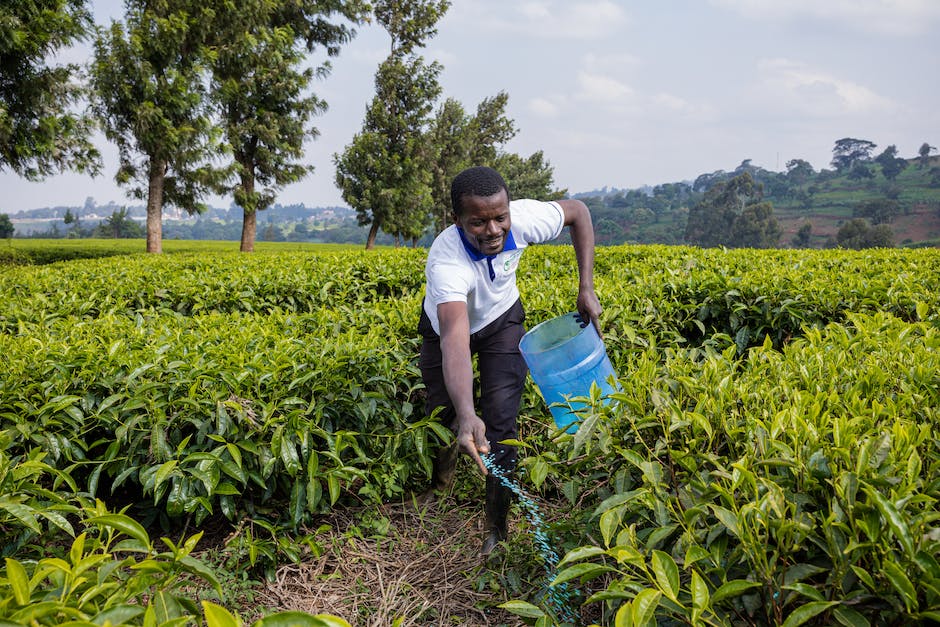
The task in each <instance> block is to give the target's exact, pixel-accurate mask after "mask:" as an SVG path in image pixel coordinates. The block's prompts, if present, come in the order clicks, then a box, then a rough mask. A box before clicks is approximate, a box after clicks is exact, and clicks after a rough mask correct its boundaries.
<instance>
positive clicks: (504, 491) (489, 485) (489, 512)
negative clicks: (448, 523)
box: [480, 475, 512, 557]
mask: <svg viewBox="0 0 940 627" xmlns="http://www.w3.org/2000/svg"><path fill="white" fill-rule="evenodd" d="M511 502H512V490H510V489H509V488H507V487H506V486H504V485H503V484H502V483H500V481H499V479H497V478H496V477H494V476H493V475H487V476H486V504H485V507H484V511H485V512H486V521H485V522H484V524H483V527H484V528H483V532H484V536H483V548H482V549H481V550H480V555H482V556H483V557H488V556H489V555H490V554H491V553H492V552H493V550H494V549H495V548H496V547H497V545H499V543H500V542H502V541H503V540H505V539H506V537H507V535H508V527H507V523H506V517H507V516H508V514H509V505H510V503H511Z"/></svg>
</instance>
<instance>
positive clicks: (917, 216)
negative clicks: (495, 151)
mask: <svg viewBox="0 0 940 627" xmlns="http://www.w3.org/2000/svg"><path fill="white" fill-rule="evenodd" d="M901 161H903V162H904V163H905V164H906V165H905V166H904V167H903V169H901V171H900V172H899V173H898V174H897V175H896V176H895V177H894V178H887V177H885V175H884V171H883V168H882V167H881V166H880V165H879V164H878V163H876V162H875V161H874V160H867V161H863V162H860V163H859V164H858V165H857V166H856V167H854V168H852V169H851V170H847V171H834V170H821V171H815V170H813V169H812V168H811V167H809V164H805V167H804V168H802V169H801V170H796V169H795V168H794V169H793V170H791V171H788V172H772V171H769V170H765V169H763V168H760V167H758V166H753V165H751V164H750V161H749V160H747V161H744V162H742V163H741V165H740V166H738V167H737V168H735V169H734V170H733V171H730V172H725V171H723V170H718V171H716V172H712V173H709V174H702V175H700V176H699V177H698V178H696V179H695V180H694V181H682V182H677V183H666V184H662V185H656V186H654V187H652V188H642V189H635V190H616V189H607V188H604V189H603V190H595V192H591V193H580V194H576V195H575V196H576V197H578V198H581V199H582V200H583V201H584V202H585V203H586V204H588V206H589V207H590V208H591V213H592V215H593V217H594V226H595V231H596V233H597V240H598V242H599V243H602V244H618V243H623V242H637V243H644V244H646V243H664V244H680V243H683V239H684V235H685V225H686V221H687V217H688V210H689V208H690V207H693V206H694V205H695V204H696V203H697V202H698V201H699V200H700V199H701V198H702V196H703V194H704V193H705V192H706V191H707V190H708V189H709V187H711V186H712V185H714V184H715V183H717V182H719V181H724V180H728V179H730V178H732V177H734V176H738V175H740V174H742V173H743V172H749V173H750V174H751V176H752V177H753V178H754V179H755V180H757V181H758V182H759V183H761V185H762V186H763V190H764V199H765V200H768V201H770V202H771V203H772V204H773V207H774V216H775V217H776V219H777V222H778V224H779V225H780V227H781V229H782V231H783V234H782V235H781V238H780V241H779V246H780V247H790V246H795V245H797V244H796V243H795V241H794V240H795V239H796V238H797V234H798V233H799V232H800V229H801V228H805V225H809V235H808V238H807V240H806V241H803V242H800V243H799V245H800V246H802V247H813V248H821V247H824V246H826V245H830V244H831V242H832V239H833V238H834V237H835V236H836V234H837V233H838V231H839V229H840V227H842V225H843V224H845V223H846V222H848V221H849V220H852V219H853V218H857V217H862V218H865V219H867V220H868V221H869V222H870V223H871V224H885V225H887V227H888V228H890V229H891V231H892V233H893V239H894V243H895V244H896V245H930V246H940V157H931V158H930V159H929V160H928V162H927V163H926V164H922V163H920V161H919V160H918V159H907V160H901Z"/></svg>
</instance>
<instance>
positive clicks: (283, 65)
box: [210, 0, 363, 252]
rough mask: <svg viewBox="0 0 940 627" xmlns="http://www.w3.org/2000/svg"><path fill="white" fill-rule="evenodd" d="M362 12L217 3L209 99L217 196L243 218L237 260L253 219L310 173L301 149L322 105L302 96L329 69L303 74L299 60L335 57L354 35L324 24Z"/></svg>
mask: <svg viewBox="0 0 940 627" xmlns="http://www.w3.org/2000/svg"><path fill="white" fill-rule="evenodd" d="M362 11H363V8H362V6H361V5H360V4H359V3H355V2H349V3H334V4H329V3H313V2H301V3H296V4H292V3H271V2H270V1H269V0H245V1H244V2H240V3H238V4H237V5H230V4H225V3H221V4H220V8H219V10H218V11H217V12H216V17H215V20H216V28H215V29H214V32H213V35H212V37H211V41H210V43H211V44H212V46H213V59H212V98H213V100H214V102H215V103H216V105H217V108H218V115H219V117H220V118H221V122H222V129H223V133H224V138H225V141H226V143H227V145H228V146H229V148H230V150H231V153H232V157H233V161H234V162H233V164H232V166H231V168H230V169H229V171H228V175H229V176H230V177H231V178H230V179H229V180H230V181H233V182H231V183H230V184H227V185H224V186H223V187H222V189H223V190H224V191H228V192H231V193H232V194H233V197H234V199H235V202H236V203H237V204H238V205H239V206H240V207H241V208H242V210H243V212H244V217H243V222H242V238H241V250H242V251H243V252H250V251H252V250H254V242H255V233H256V228H257V227H256V213H257V212H258V211H261V210H264V209H267V208H268V207H269V206H270V205H271V204H272V203H273V202H274V199H275V198H276V195H277V192H278V190H280V189H281V188H283V187H284V186H285V185H288V184H290V183H294V182H297V181H299V180H301V179H302V178H303V177H304V176H306V175H307V174H308V173H309V172H311V171H312V170H313V167H312V166H310V165H308V164H304V163H303V162H302V161H301V159H302V157H303V154H304V141H305V140H306V139H307V138H310V137H317V135H318V134H319V131H317V129H316V128H314V127H311V126H309V122H310V119H311V118H312V117H313V116H315V115H317V114H319V113H321V112H323V111H325V110H326V108H327V103H326V102H325V101H324V100H322V99H320V98H319V97H317V96H316V95H315V94H313V93H310V92H309V91H308V88H309V86H310V84H311V82H312V80H313V79H314V78H315V77H325V76H327V75H328V74H329V71H330V65H329V63H328V62H325V63H323V64H321V65H320V66H318V67H316V68H313V67H310V66H309V65H307V62H308V61H309V59H308V56H307V54H306V52H310V51H312V50H313V49H315V48H316V47H322V48H324V49H325V50H326V53H327V56H334V55H335V54H337V53H338V51H339V47H340V45H341V44H343V43H346V42H348V41H349V39H350V38H351V37H352V36H353V35H354V31H352V30H351V29H350V28H349V27H348V26H346V25H344V24H332V23H330V22H329V21H327V18H330V17H332V16H333V14H334V13H339V14H340V15H341V16H342V17H344V18H346V19H348V20H352V21H354V22H358V21H359V20H361V18H362ZM305 65H306V67H305Z"/></svg>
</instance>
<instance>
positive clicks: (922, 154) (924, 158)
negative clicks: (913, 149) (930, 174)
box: [917, 142, 937, 168]
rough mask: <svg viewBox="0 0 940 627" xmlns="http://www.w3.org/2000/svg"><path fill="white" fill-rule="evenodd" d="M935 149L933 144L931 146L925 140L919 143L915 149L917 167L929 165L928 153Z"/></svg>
mask: <svg viewBox="0 0 940 627" xmlns="http://www.w3.org/2000/svg"><path fill="white" fill-rule="evenodd" d="M935 150H937V149H936V148H935V147H934V146H931V145H930V144H928V143H927V142H924V143H923V144H921V145H920V149H919V150H918V151H917V157H918V158H917V162H918V167H921V168H926V167H927V166H929V165H930V153H931V152H933V151H935Z"/></svg>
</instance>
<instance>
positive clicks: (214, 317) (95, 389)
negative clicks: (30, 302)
mask: <svg viewBox="0 0 940 627" xmlns="http://www.w3.org/2000/svg"><path fill="white" fill-rule="evenodd" d="M408 309H410V307H409V308H408ZM377 312H378V308H377V307H376V308H374V309H372V310H370V314H371V315H369V316H363V317H362V318H361V319H360V320H359V321H358V326H357V324H351V325H345V324H343V319H342V318H341V319H337V317H336V316H337V314H338V313H341V312H338V311H336V310H332V309H329V310H327V309H324V310H321V311H319V312H317V313H316V314H280V313H271V314H269V315H266V316H257V315H250V314H241V313H235V314H226V315H223V314H218V313H211V314H206V315H201V316H195V317H184V316H179V315H173V314H156V315H148V316H143V315H137V316H135V317H126V316H114V315H106V316H102V317H98V318H94V319H88V320H74V321H72V322H71V323H69V322H67V321H60V322H59V323H58V324H54V325H49V326H47V327H43V328H39V329H34V330H33V332H32V333H31V334H29V335H16V336H11V335H2V336H0V352H2V354H3V355H4V356H5V357H6V359H7V361H8V367H7V371H6V372H5V376H4V377H3V379H2V380H0V421H2V423H3V428H4V430H6V431H8V432H14V433H16V435H17V440H18V443H19V446H20V447H22V450H24V451H25V450H29V449H30V448H32V447H39V448H41V449H42V450H44V451H46V452H47V453H48V454H49V461H50V463H53V464H55V465H56V466H57V467H58V468H61V469H65V470H67V472H68V473H69V475H70V477H71V479H72V480H73V481H74V482H76V483H77V484H78V485H79V486H80V487H81V489H82V490H83V491H86V492H88V493H90V494H91V495H95V496H101V497H102V498H109V499H111V498H114V495H121V496H122V497H123V498H124V499H128V500H129V501H131V502H137V501H141V500H144V501H145V502H147V501H149V502H150V506H149V507H151V508H157V509H158V510H162V509H163V508H165V511H166V513H167V514H169V515H170V516H181V515H184V514H192V515H194V516H195V520H196V521H197V522H198V521H200V520H201V519H202V518H203V517H205V516H206V515H209V514H211V513H214V512H217V511H221V512H222V513H224V514H225V515H226V516H228V517H230V518H234V517H235V516H236V512H237V511H238V510H241V509H243V508H244V507H246V506H250V507H254V508H262V507H264V504H265V503H267V502H268V501H269V500H273V501H274V503H276V505H275V507H280V504H281V503H282V502H287V503H289V506H288V508H287V509H286V510H281V513H285V512H286V514H287V519H288V520H289V521H290V522H291V523H292V524H294V525H296V524H299V523H300V522H301V521H302V520H303V519H304V517H305V516H307V515H308V514H309V513H311V512H317V511H323V510H324V509H326V508H328V507H330V506H331V505H332V504H334V503H335V502H336V501H337V499H338V498H339V495H340V490H341V487H345V488H348V489H350V490H351V491H352V492H353V493H354V494H356V495H358V496H359V497H360V498H366V499H367V500H368V499H385V498H390V497H394V496H396V495H398V494H400V493H401V491H402V490H403V489H404V487H405V486H407V485H409V484H411V483H413V482H414V481H421V480H422V479H421V478H422V477H423V478H424V480H426V477H427V475H428V472H429V463H430V462H429V459H430V458H429V450H428V449H429V447H430V445H435V444H437V443H438V441H439V440H440V439H442V438H444V439H446V438H447V437H449V436H448V434H447V432H446V430H445V429H443V428H442V427H441V426H440V425H439V424H438V423H436V422H434V421H429V420H427V419H425V418H424V417H423V416H422V415H421V413H422V412H423V406H422V405H421V401H420V398H419V393H418V387H419V378H420V377H419V374H418V372H417V369H416V366H415V364H414V353H415V352H416V350H417V348H416V346H417V345H416V341H415V340H414V339H413V338H408V337H402V336H393V337H391V338H390V337H389V335H388V331H387V328H386V326H385V324H387V323H388V321H389V320H390V319H392V318H393V317H395V314H396V313H398V314H401V310H396V309H395V308H394V307H393V306H392V305H389V306H388V307H387V308H386V309H385V313H386V315H384V316H378V315H377ZM400 317H401V316H400V315H399V318H400ZM367 319H368V320H367ZM379 319H381V320H382V321H383V322H384V323H385V324H383V323H382V322H379ZM363 327H364V328H363Z"/></svg>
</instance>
